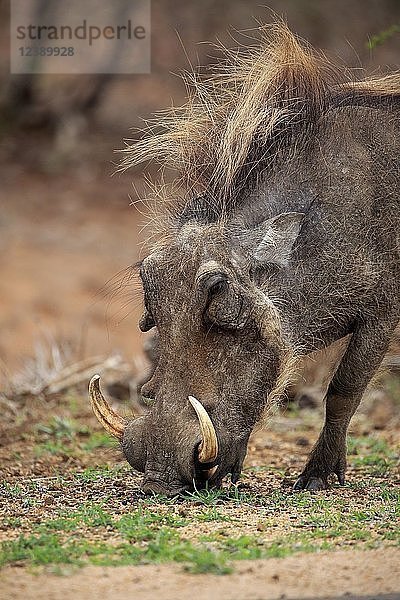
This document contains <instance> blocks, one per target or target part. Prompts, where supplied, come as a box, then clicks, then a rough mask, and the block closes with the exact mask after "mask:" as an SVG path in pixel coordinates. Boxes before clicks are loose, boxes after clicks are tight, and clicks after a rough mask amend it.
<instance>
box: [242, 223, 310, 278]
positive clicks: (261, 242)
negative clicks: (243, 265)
mask: <svg viewBox="0 0 400 600" xmlns="http://www.w3.org/2000/svg"><path fill="white" fill-rule="evenodd" d="M303 217H304V213H298V212H290V213H281V214H280V215H277V216H276V217H272V218H271V219H268V221H264V223H261V225H258V227H256V229H254V230H253V231H252V232H251V236H252V238H253V240H255V242H256V246H255V250H254V253H253V256H254V259H255V260H256V261H257V262H258V263H273V264H276V265H279V266H281V267H284V266H286V265H287V264H288V262H289V258H290V253H291V251H292V248H293V244H294V243H295V241H296V238H297V236H298V235H299V232H300V229H301V223H302V220H303ZM249 233H250V232H249ZM253 247H254V246H253Z"/></svg>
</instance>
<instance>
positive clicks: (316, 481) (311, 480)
mask: <svg viewBox="0 0 400 600" xmlns="http://www.w3.org/2000/svg"><path fill="white" fill-rule="evenodd" d="M326 489H328V482H327V481H325V480H324V479H322V478H321V477H311V476H310V477H309V476H307V475H300V477H299V478H298V480H297V481H296V483H295V484H294V486H293V491H295V492H299V491H300V490H306V491H308V492H320V491H321V490H326Z"/></svg>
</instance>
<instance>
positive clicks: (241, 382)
mask: <svg viewBox="0 0 400 600" xmlns="http://www.w3.org/2000/svg"><path fill="white" fill-rule="evenodd" d="M232 60H233V62H232V64H230V66H228V67H226V66H225V74H224V76H223V77H213V78H211V80H208V81H207V82H205V83H204V82H202V81H197V82H195V84H194V88H195V94H194V97H193V98H191V99H190V100H189V102H188V105H187V106H186V107H184V108H183V109H182V110H180V111H175V112H172V113H171V116H170V118H168V119H166V120H165V121H164V123H162V125H163V126H164V127H165V129H164V131H162V132H161V133H159V134H157V135H154V136H153V137H149V138H146V139H144V140H142V141H140V142H138V143H137V144H134V145H133V146H131V147H130V148H129V149H128V154H127V159H126V163H125V166H130V165H132V164H137V163H139V162H142V161H143V160H147V159H157V160H159V161H160V162H162V163H165V164H166V165H167V166H171V167H173V168H174V169H176V170H177V172H178V178H177V181H176V182H175V183H174V186H175V187H174V188H172V191H171V190H169V191H168V190H167V193H166V195H167V196H168V197H167V198H165V200H163V199H161V198H159V199H158V201H157V203H156V218H157V220H158V239H157V242H156V243H155V244H154V247H153V249H152V251H151V253H150V254H149V255H148V256H147V257H146V258H145V259H144V260H143V262H142V264H141V270H140V274H141V279H142V283H143V290H144V302H145V312H144V315H143V317H142V319H141V322H140V327H141V329H142V330H144V331H146V330H149V329H150V328H152V327H156V329H157V333H158V339H159V342H158V343H159V348H158V354H159V359H158V363H157V366H156V369H155V372H154V375H153V377H152V378H151V380H150V381H149V382H148V383H146V384H145V386H144V388H143V395H144V396H146V397H150V398H153V399H154V404H153V406H152V408H151V410H150V411H149V413H148V414H147V415H145V416H144V417H141V418H139V419H136V420H132V421H130V422H124V421H123V420H121V419H119V417H117V416H116V415H115V414H112V415H111V417H109V421H108V423H105V426H106V427H108V429H109V430H110V431H113V433H115V435H117V436H118V437H119V438H120V439H121V441H122V448H123V450H124V452H125V455H126V458H127V460H128V461H129V462H130V463H131V464H132V465H133V466H134V467H135V468H136V469H139V470H140V471H142V472H144V482H143V488H144V489H145V490H148V491H154V492H164V493H169V494H174V493H177V492H179V491H181V490H183V489H188V488H189V487H191V486H192V485H193V482H195V484H196V485H197V486H202V485H205V482H206V481H208V483H209V485H215V486H218V485H220V484H221V481H222V479H223V477H224V476H225V475H226V474H228V473H231V477H232V480H233V481H236V480H237V479H238V477H239V474H240V471H241V468H242V463H243V459H244V457H245V454H246V448H247V442H248V438H249V435H250V433H251V431H252V429H253V428H254V426H255V424H256V423H257V421H258V420H259V419H260V417H261V416H262V414H263V412H264V410H265V408H266V406H267V404H268V402H271V401H272V398H276V397H277V396H279V394H280V393H283V392H284V389H285V385H286V383H287V382H288V381H289V379H290V375H291V371H292V369H293V364H294V363H295V361H296V359H297V358H298V357H299V356H302V355H305V354H308V353H310V352H312V351H314V350H317V349H321V348H324V347H327V346H328V345H329V344H331V343H332V342H334V341H335V340H338V339H341V338H344V337H346V336H348V340H349V341H348V345H347V349H346V351H345V353H344V355H343V358H342V360H341V362H340V364H339V366H338V368H337V370H336V372H335V375H334V377H333V379H332V381H331V383H330V385H329V388H328V391H327V395H326V421H325V425H324V427H323V429H322V432H321V435H320V438H319V440H318V441H317V443H316V445H315V447H314V449H313V450H312V453H311V455H310V458H309V460H308V462H307V464H306V465H305V468H304V471H303V472H302V474H301V475H300V477H299V479H298V480H297V482H296V484H295V488H296V489H308V490H319V489H323V488H325V487H326V486H327V483H328V477H329V475H331V474H336V476H337V477H338V479H339V482H340V483H343V482H344V477H345V469H346V431H347V428H348V425H349V422H350V419H351V417H352V415H353V414H354V412H355V410H356V408H357V406H358V404H359V402H360V400H361V397H362V394H363V392H364V390H365V388H366V386H367V385H368V382H369V381H370V379H371V377H372V376H373V374H374V373H375V371H376V369H377V368H378V366H379V364H380V362H381V360H382V358H383V356H384V354H385V352H386V349H387V347H388V344H389V340H390V337H391V334H392V332H393V330H394V328H395V326H396V324H397V322H398V320H399V300H400V297H399V296H400V294H399V276H400V261H399V251H400V240H399V232H400V216H399V207H400V206H399V205H400V198H399V174H400V163H399V153H400V77H399V76H398V75H392V76H388V77H386V78H382V79H376V80H366V81H362V82H357V83H351V82H349V79H348V76H345V77H342V79H341V76H340V75H338V74H337V73H334V72H333V70H332V68H331V67H330V66H329V65H327V64H326V62H325V61H323V60H322V59H320V58H317V57H316V56H315V54H314V53H312V52H311V51H310V50H308V49H304V48H303V47H301V46H300V44H299V43H298V41H297V40H296V39H295V38H294V36H293V35H292V34H291V33H290V32H289V31H288V30H287V29H286V28H285V27H284V26H277V27H273V28H272V32H270V33H267V34H266V39H264V40H263V41H262V43H261V45H260V47H259V48H257V49H256V50H254V51H253V52H252V53H250V55H248V56H244V57H241V58H238V57H237V56H236V55H235V56H234V58H233V59H232ZM163 189H164V190H165V187H164V188H163ZM95 383H96V382H95ZM93 385H94V384H93ZM92 392H93V397H94V402H95V403H96V402H97V404H98V405H97V408H96V410H97V412H98V413H99V412H100V413H101V412H102V409H101V406H103V408H104V407H106V409H105V411H104V410H103V413H104V414H103V416H101V414H100V417H99V418H102V419H103V421H102V422H103V423H104V421H105V420H107V418H108V417H107V415H106V416H104V415H105V412H107V411H108V408H107V405H106V404H104V400H103V399H102V398H101V396H100V395H99V389H98V387H97V385H96V386H95V388H93V389H92ZM189 396H193V397H195V398H196V399H197V400H198V401H199V402H200V403H201V404H202V405H203V407H204V408H205V409H206V411H207V413H208V415H209V418H210V419H211V425H210V422H206V421H207V420H204V419H206V417H204V415H203V417H204V418H203V419H202V417H201V415H200V417H199V418H200V422H201V428H200V427H199V420H198V417H197V415H196V413H198V410H197V409H198V405H195V404H194V403H193V402H194V401H193V402H192V401H189V400H188V397H189ZM96 399H97V400H96ZM100 405H101V406H100ZM99 406H100V409H99ZM195 411H196V412H195ZM110 414H111V413H110ZM113 419H115V421H113ZM118 419H119V420H118ZM210 426H211V428H214V431H211V433H210V431H208V433H207V427H209V428H210ZM208 436H211V437H210V439H208ZM206 438H207V439H206ZM210 440H211V441H210ZM213 440H214V441H213Z"/></svg>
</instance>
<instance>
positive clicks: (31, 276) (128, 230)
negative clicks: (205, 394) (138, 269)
mask: <svg viewBox="0 0 400 600" xmlns="http://www.w3.org/2000/svg"><path fill="white" fill-rule="evenodd" d="M106 155H107V156H108V157H109V158H112V150H111V149H109V153H108V154H106ZM111 170H112V168H111V165H110V164H108V165H100V166H98V165H97V166H96V167H93V171H90V169H89V170H88V171H87V172H85V169H81V170H79V169H78V171H72V172H71V171H70V172H66V173H65V174H61V173H57V174H56V175H55V176H52V175H51V174H50V175H49V174H48V175H46V176H45V175H43V173H40V172H35V171H33V170H31V169H30V168H29V167H27V168H25V169H22V168H21V167H19V166H18V165H15V164H10V165H8V167H3V169H2V171H1V176H2V186H1V190H0V206H1V215H0V270H1V273H2V277H1V280H0V329H1V332H2V335H1V340H0V362H2V363H3V368H0V388H1V381H2V379H3V381H4V378H5V376H6V373H7V372H11V373H12V372H15V370H17V369H18V368H20V367H21V365H22V364H23V359H24V357H25V358H26V357H30V356H32V354H33V352H34V346H35V344H36V343H37V342H38V340H39V339H41V338H43V337H47V338H50V339H52V338H53V339H56V340H58V341H60V340H63V341H70V342H72V344H73V345H74V346H75V348H76V347H78V346H79V347H80V351H81V352H82V353H84V354H85V355H87V356H92V355H93V354H96V355H98V354H105V355H108V354H110V353H111V352H112V351H114V350H120V351H122V352H123V353H124V354H125V356H126V357H127V358H129V359H132V357H134V356H135V355H137V354H138V353H139V352H140V347H141V338H140V332H139V331H138V327H137V321H138V318H139V316H140V310H141V308H140V306H141V298H140V295H136V297H135V295H134V290H133V289H132V286H131V285H130V284H129V281H128V277H127V276H125V275H126V274H125V272H124V269H125V268H126V267H128V266H129V265H131V264H133V263H135V262H136V261H137V260H138V256H139V253H140V246H141V244H140V243H138V242H139V228H140V227H141V225H142V220H143V219H142V217H141V215H140V214H139V213H138V212H137V211H136V210H135V209H134V208H133V207H132V206H129V202H130V201H129V197H128V194H130V193H132V186H131V177H125V178H124V177H122V178H121V177H118V176H117V177H114V178H111V177H110V176H109V173H110V172H111ZM124 276H125V278H124ZM128 301H129V302H128Z"/></svg>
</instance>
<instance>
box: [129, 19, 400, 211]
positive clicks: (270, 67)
mask: <svg viewBox="0 0 400 600" xmlns="http://www.w3.org/2000/svg"><path fill="white" fill-rule="evenodd" d="M260 35H261V41H260V43H259V44H258V45H257V47H253V48H250V49H247V50H246V51H245V52H244V51H242V52H239V51H227V60H226V62H224V63H223V64H222V65H219V67H218V68H219V70H220V72H219V73H217V72H214V71H213V72H212V74H211V75H208V77H206V78H205V79H204V78H201V77H199V76H197V75H194V74H191V75H190V76H189V77H186V81H187V83H188V84H189V87H188V100H187V103H186V104H185V105H184V106H182V107H180V108H171V109H170V110H168V111H166V112H161V113H159V114H158V115H156V119H155V120H154V121H152V122H151V123H150V125H149V127H148V129H147V130H146V133H147V135H146V136H145V137H144V138H143V139H141V140H139V141H137V142H134V143H133V144H132V145H129V146H128V147H127V148H125V149H124V150H123V152H124V153H125V157H124V159H123V161H122V165H121V169H126V168H129V167H132V166H136V165H139V164H141V163H144V162H148V161H156V162H157V163H158V164H160V165H162V167H163V168H170V169H173V170H175V171H176V173H177V177H176V179H175V182H174V187H173V190H172V191H171V190H170V189H169V188H163V186H161V187H160V189H164V190H165V193H166V194H165V195H166V196H167V195H170V194H173V195H174V200H172V199H170V202H168V205H169V206H168V211H169V212H172V214H173V215H174V216H175V217H177V216H179V215H180V214H181V213H182V212H184V211H185V210H187V209H188V206H189V205H190V203H191V200H192V199H193V198H195V197H197V196H199V195H201V196H202V197H203V198H204V202H208V204H209V205H211V206H212V208H213V211H214V212H216V213H218V215H220V216H223V213H224V207H226V203H227V202H228V201H231V200H232V199H233V198H234V196H235V194H236V193H237V191H238V190H240V189H241V188H243V185H244V184H245V183H246V182H247V183H249V180H250V179H251V177H250V176H251V174H252V173H254V172H255V171H257V170H258V171H259V170H260V169H262V167H263V164H268V161H272V160H273V156H274V154H275V153H276V152H277V150H278V149H279V148H280V147H282V144H287V142H288V140H289V141H290V140H293V136H295V137H297V136H299V135H300V133H301V131H302V130H306V129H308V130H309V129H310V126H312V124H313V123H316V122H317V121H318V119H319V118H320V117H321V116H322V115H323V113H324V112H325V111H326V110H328V109H329V108H330V107H334V106H340V105H348V104H371V105H373V104H374V103H377V102H385V101H386V102H390V103H391V102H395V101H396V102H398V101H399V100H400V73H395V74H393V75H389V76H386V77H382V78H379V79H367V80H364V81H357V82H353V81H351V80H350V77H349V74H348V72H340V70H338V69H336V68H334V67H333V65H332V64H331V63H329V61H328V60H327V59H326V58H325V57H324V56H323V55H318V54H317V53H316V52H314V51H313V50H312V49H311V48H309V47H308V46H307V45H305V44H303V43H300V41H299V40H298V39H297V37H295V36H294V35H293V34H292V33H291V31H290V30H289V29H288V27H287V26H286V25H285V24H284V23H278V24H274V25H272V26H266V27H262V28H261V29H260ZM154 125H156V126H157V127H158V128H159V131H158V132H154ZM160 195H161V196H162V194H160ZM179 198H180V199H179Z"/></svg>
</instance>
